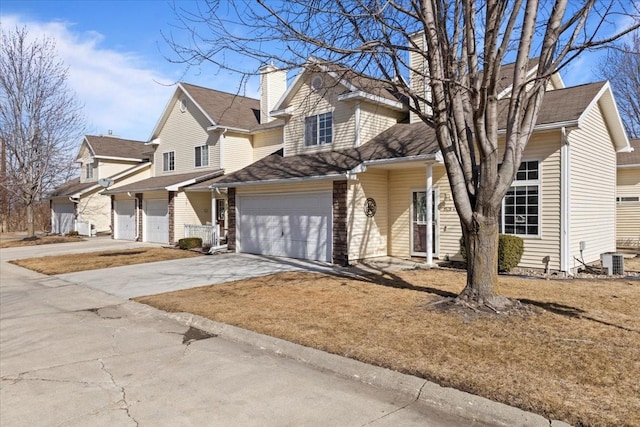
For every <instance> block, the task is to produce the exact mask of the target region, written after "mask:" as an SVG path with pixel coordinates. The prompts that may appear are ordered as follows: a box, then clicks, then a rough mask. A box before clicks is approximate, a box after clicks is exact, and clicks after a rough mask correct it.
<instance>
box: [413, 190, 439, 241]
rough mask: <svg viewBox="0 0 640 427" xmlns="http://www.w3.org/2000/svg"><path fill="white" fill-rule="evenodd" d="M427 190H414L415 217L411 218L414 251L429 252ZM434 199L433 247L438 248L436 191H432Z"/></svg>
mask: <svg viewBox="0 0 640 427" xmlns="http://www.w3.org/2000/svg"><path fill="white" fill-rule="evenodd" d="M425 195H426V191H414V192H413V200H412V205H413V209H412V212H413V214H412V215H413V217H412V220H411V233H412V234H413V248H412V251H413V252H414V253H426V252H427V242H426V239H427V199H426V197H425ZM431 197H432V199H433V217H432V218H433V228H432V230H433V233H432V242H433V244H432V248H433V251H434V252H435V250H436V227H437V224H436V209H437V205H436V200H435V191H434V192H432V193H431Z"/></svg>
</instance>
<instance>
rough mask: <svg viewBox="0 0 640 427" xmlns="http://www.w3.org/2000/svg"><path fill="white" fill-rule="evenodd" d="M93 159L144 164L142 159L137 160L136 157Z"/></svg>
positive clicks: (100, 157) (102, 157)
mask: <svg viewBox="0 0 640 427" xmlns="http://www.w3.org/2000/svg"><path fill="white" fill-rule="evenodd" d="M93 158H94V159H99V160H120V161H123V162H138V163H140V162H142V159H136V158H134V157H115V156H93Z"/></svg>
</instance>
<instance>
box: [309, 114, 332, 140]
mask: <svg viewBox="0 0 640 427" xmlns="http://www.w3.org/2000/svg"><path fill="white" fill-rule="evenodd" d="M332 142H333V113H324V114H318V115H315V116H310V117H307V118H306V119H305V121H304V143H305V145H306V146H309V147H312V146H316V145H325V144H331V143H332Z"/></svg>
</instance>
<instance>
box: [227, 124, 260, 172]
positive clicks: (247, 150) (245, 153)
mask: <svg viewBox="0 0 640 427" xmlns="http://www.w3.org/2000/svg"><path fill="white" fill-rule="evenodd" d="M250 138H251V137H250V136H249V135H242V134H238V133H232V132H227V133H225V134H224V142H223V143H222V168H223V169H224V173H231V172H235V171H237V170H239V169H242V168H244V167H245V166H248V165H250V164H251V163H253V150H252V147H251V139H250Z"/></svg>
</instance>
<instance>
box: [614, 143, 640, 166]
mask: <svg viewBox="0 0 640 427" xmlns="http://www.w3.org/2000/svg"><path fill="white" fill-rule="evenodd" d="M629 146H630V148H631V151H626V152H620V153H618V167H632V166H638V167H640V139H630V140H629Z"/></svg>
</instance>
